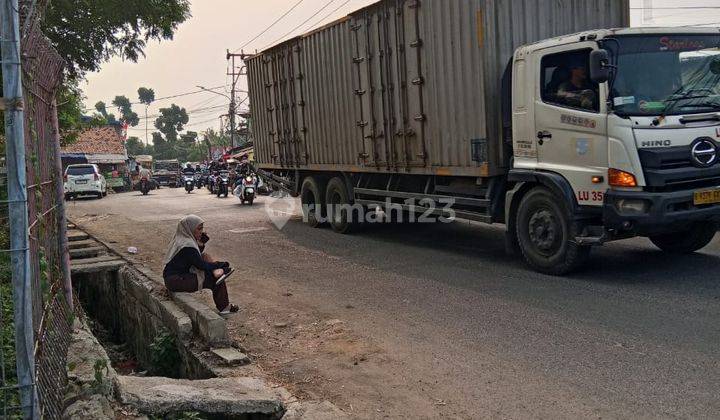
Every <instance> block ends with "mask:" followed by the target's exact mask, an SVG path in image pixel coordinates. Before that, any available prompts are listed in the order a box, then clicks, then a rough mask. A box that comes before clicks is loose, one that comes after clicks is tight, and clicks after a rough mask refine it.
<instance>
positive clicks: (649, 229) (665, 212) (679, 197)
mask: <svg viewBox="0 0 720 420" xmlns="http://www.w3.org/2000/svg"><path fill="white" fill-rule="evenodd" d="M693 194H694V191H693V190H687V191H675V192H662V193H652V192H644V191H608V192H607V194H606V195H605V203H604V205H603V223H604V225H605V228H606V229H608V230H611V231H613V232H614V233H616V234H620V235H628V234H630V235H639V236H650V235H655V234H662V233H669V232H678V231H682V230H684V229H686V228H688V227H689V226H690V225H692V224H694V223H698V222H708V223H713V222H714V223H720V203H719V204H710V205H703V206H695V205H694V204H693ZM628 203H630V206H626V205H625V206H624V205H623V204H628ZM640 203H644V204H640ZM631 207H635V208H634V209H633V208H631ZM642 207H645V208H644V209H642Z"/></svg>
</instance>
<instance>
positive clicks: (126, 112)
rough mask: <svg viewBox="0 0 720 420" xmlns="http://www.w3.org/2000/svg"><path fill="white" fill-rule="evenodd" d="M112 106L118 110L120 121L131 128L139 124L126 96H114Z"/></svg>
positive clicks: (138, 119)
mask: <svg viewBox="0 0 720 420" xmlns="http://www.w3.org/2000/svg"><path fill="white" fill-rule="evenodd" d="M112 104H113V105H115V106H116V107H118V109H119V110H120V121H122V122H124V123H126V124H127V125H130V126H133V127H135V126H136V125H138V123H140V118H139V117H138V114H137V113H135V112H133V110H132V104H131V103H130V99H128V98H127V97H126V96H116V97H115V99H113V101H112Z"/></svg>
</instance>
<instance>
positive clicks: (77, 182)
mask: <svg viewBox="0 0 720 420" xmlns="http://www.w3.org/2000/svg"><path fill="white" fill-rule="evenodd" d="M75 183H76V184H87V179H78V180H77V181H75Z"/></svg>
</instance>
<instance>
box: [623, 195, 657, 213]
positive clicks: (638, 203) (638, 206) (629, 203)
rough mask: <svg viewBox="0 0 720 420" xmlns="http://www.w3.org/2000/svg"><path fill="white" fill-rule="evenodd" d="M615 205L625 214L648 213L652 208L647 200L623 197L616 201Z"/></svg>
mask: <svg viewBox="0 0 720 420" xmlns="http://www.w3.org/2000/svg"><path fill="white" fill-rule="evenodd" d="M615 206H616V207H617V209H618V210H619V211H620V213H623V214H646V213H647V212H648V209H649V208H650V204H649V203H648V202H647V200H637V199H632V198H621V199H619V200H617V201H616V202H615Z"/></svg>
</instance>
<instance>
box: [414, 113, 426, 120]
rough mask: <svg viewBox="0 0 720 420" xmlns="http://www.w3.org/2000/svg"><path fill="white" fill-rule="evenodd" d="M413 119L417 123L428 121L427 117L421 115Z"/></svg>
mask: <svg viewBox="0 0 720 420" xmlns="http://www.w3.org/2000/svg"><path fill="white" fill-rule="evenodd" d="M413 119H414V120H415V121H426V120H427V116H425V114H420V115H417V116H416V117H415V118H413Z"/></svg>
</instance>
